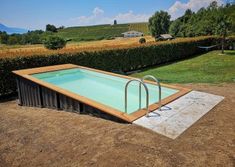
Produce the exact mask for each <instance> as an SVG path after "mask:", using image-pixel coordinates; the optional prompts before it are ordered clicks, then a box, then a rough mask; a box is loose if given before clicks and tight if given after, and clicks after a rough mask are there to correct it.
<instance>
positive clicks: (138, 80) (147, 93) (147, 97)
mask: <svg viewBox="0 0 235 167" xmlns="http://www.w3.org/2000/svg"><path fill="white" fill-rule="evenodd" d="M134 81H136V82H139V83H140V85H141V84H142V85H143V86H144V88H145V91H146V110H147V113H148V112H149V91H148V87H147V86H146V84H145V83H144V82H143V81H141V80H140V79H131V80H129V81H128V82H127V83H126V85H125V113H127V88H128V85H129V84H130V83H131V82H134ZM139 103H140V105H139V109H141V94H140V92H139Z"/></svg>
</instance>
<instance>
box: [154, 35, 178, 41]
mask: <svg viewBox="0 0 235 167" xmlns="http://www.w3.org/2000/svg"><path fill="white" fill-rule="evenodd" d="M172 39H174V38H173V37H172V36H171V35H170V34H161V35H159V36H157V37H156V40H159V41H166V40H172Z"/></svg>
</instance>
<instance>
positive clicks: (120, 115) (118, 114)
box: [12, 64, 191, 123]
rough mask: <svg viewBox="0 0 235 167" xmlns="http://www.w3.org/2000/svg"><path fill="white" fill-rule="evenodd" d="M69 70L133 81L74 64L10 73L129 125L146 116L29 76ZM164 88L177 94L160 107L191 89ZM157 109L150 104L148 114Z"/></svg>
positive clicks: (143, 112) (144, 111)
mask: <svg viewBox="0 0 235 167" xmlns="http://www.w3.org/2000/svg"><path fill="white" fill-rule="evenodd" d="M71 68H81V69H86V70H90V71H95V72H99V73H103V74H107V75H112V76H116V77H121V78H126V79H134V77H130V76H125V75H120V74H115V73H111V72H107V71H102V70H97V69H93V68H88V67H83V66H78V65H74V64H62V65H53V66H46V67H38V68H31V69H23V70H16V71H12V72H13V73H14V74H15V75H18V76H20V77H23V78H25V79H28V80H30V81H32V82H35V83H37V84H39V85H41V86H44V87H46V88H49V89H51V90H54V91H56V92H58V93H61V94H64V95H66V96H68V97H71V98H72V99H75V100H78V101H80V102H82V103H85V104H87V105H89V106H91V107H94V108H97V109H99V110H101V111H103V112H105V113H108V114H111V115H113V116H115V117H118V118H120V119H123V120H124V121H127V122H129V123H132V122H133V121H135V120H136V119H138V118H140V117H142V116H144V115H145V114H146V110H143V109H141V110H138V111H136V112H134V113H132V114H126V113H123V112H121V111H119V110H116V109H114V108H112V107H109V106H107V105H104V104H101V103H99V102H96V101H94V100H91V99H89V98H86V97H84V96H81V95H78V94H75V93H73V92H70V91H67V90H64V89H61V88H59V87H57V86H55V85H53V84H50V83H47V82H44V81H42V80H40V79H37V78H35V77H33V76H31V75H32V74H37V73H43V72H50V71H58V70H63V69H71ZM145 82H147V83H149V84H154V85H157V84H156V83H155V82H152V81H145ZM161 85H162V86H164V87H167V88H171V89H177V90H179V92H177V93H175V94H173V95H171V96H169V97H167V98H165V99H163V100H162V105H166V104H168V103H170V102H172V101H174V100H175V99H177V98H179V97H181V96H183V95H185V94H186V93H188V92H190V91H191V89H187V88H182V87H179V86H174V85H168V84H161ZM158 107H159V105H158V104H152V105H150V106H149V109H150V112H151V111H154V110H156V109H157V108H158Z"/></svg>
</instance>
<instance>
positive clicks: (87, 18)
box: [0, 0, 223, 29]
mask: <svg viewBox="0 0 235 167" xmlns="http://www.w3.org/2000/svg"><path fill="white" fill-rule="evenodd" d="M212 1H213V0H178V1H175V0H0V5H1V10H0V23H3V24H5V25H7V26H11V27H21V28H26V29H44V28H45V25H46V24H48V23H50V24H54V25H56V26H61V25H64V26H82V25H94V24H112V23H113V20H114V19H116V20H117V21H118V23H128V22H142V21H147V20H148V18H149V17H150V16H151V15H152V14H153V13H154V12H155V11H158V10H164V11H167V12H169V14H170V15H171V16H172V19H175V18H177V17H179V16H181V15H182V14H183V13H184V11H185V10H186V9H187V8H191V9H192V10H193V11H197V10H198V9H199V8H201V7H206V6H208V4H209V3H210V2H212ZM217 1H218V3H219V4H222V3H223V0H217Z"/></svg>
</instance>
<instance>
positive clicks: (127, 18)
mask: <svg viewBox="0 0 235 167" xmlns="http://www.w3.org/2000/svg"><path fill="white" fill-rule="evenodd" d="M150 16H151V15H149V14H135V13H134V12H133V11H128V12H127V13H119V14H117V15H115V16H113V17H107V16H105V12H104V10H103V9H101V8H99V7H96V8H94V9H93V11H92V14H91V15H88V16H79V17H76V18H71V19H69V21H68V25H79V26H84V25H96V24H112V23H113V21H114V20H117V22H118V23H129V22H144V21H148V19H149V17H150Z"/></svg>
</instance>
